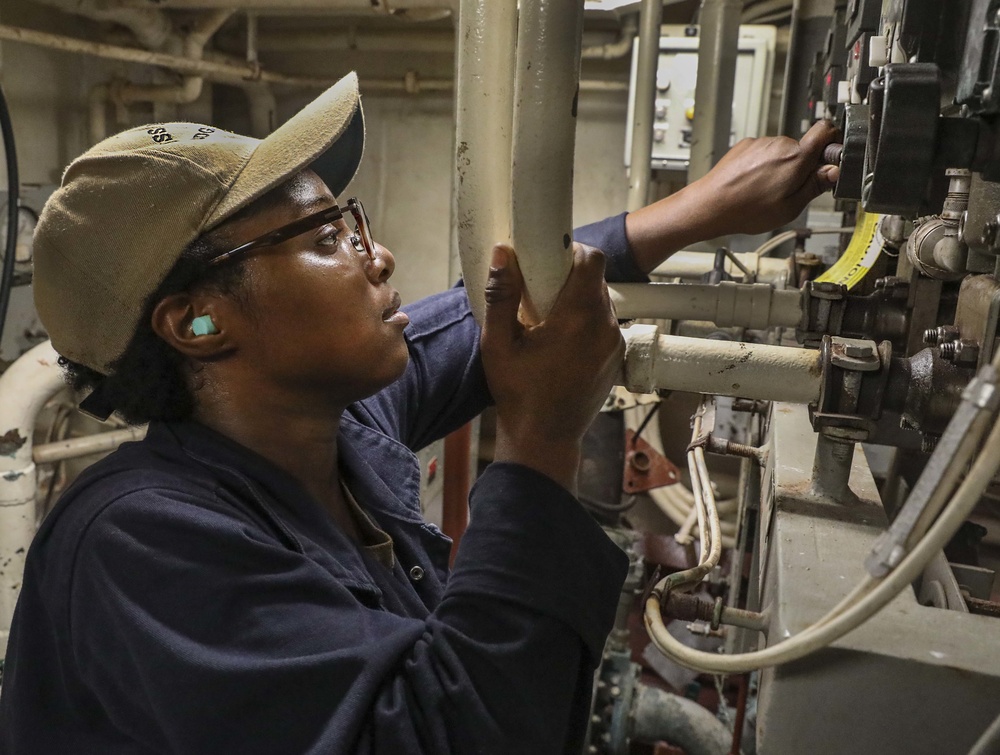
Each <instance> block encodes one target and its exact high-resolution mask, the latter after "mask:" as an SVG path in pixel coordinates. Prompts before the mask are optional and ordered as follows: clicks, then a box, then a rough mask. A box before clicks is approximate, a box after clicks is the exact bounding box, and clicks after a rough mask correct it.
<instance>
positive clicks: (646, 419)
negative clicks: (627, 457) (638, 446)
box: [632, 401, 663, 446]
mask: <svg viewBox="0 0 1000 755" xmlns="http://www.w3.org/2000/svg"><path fill="white" fill-rule="evenodd" d="M662 403H663V402H662V401H657V402H656V403H655V404H653V408H652V409H650V410H649V412H647V414H646V416H645V417H643V418H642V422H640V423H639V427H637V428H636V429H635V433H634V434H633V435H632V445H633V446H634V445H635V442H636V440H638V439H639V436H640V435H642V431H643V430H645V429H646V425H648V424H649V421H650V420H651V419H652V418H653V415H654V414H656V410H657V409H659V408H660V404H662Z"/></svg>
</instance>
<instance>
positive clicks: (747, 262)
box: [651, 252, 789, 283]
mask: <svg viewBox="0 0 1000 755" xmlns="http://www.w3.org/2000/svg"><path fill="white" fill-rule="evenodd" d="M735 257H736V258H737V259H738V260H739V261H740V262H741V263H742V264H743V266H744V267H746V268H748V269H749V270H750V272H751V273H753V274H754V277H755V278H756V279H757V280H758V281H760V282H762V283H778V282H783V281H785V280H787V279H788V275H789V269H788V260H787V259H777V258H773V257H763V258H758V257H757V255H755V254H753V253H750V252H745V253H742V252H741V253H738V254H736V255H735ZM714 266H715V254H714V253H712V252H676V253H675V254H672V255H670V257H669V258H668V259H667V260H665V261H664V262H663V263H662V264H660V266H659V267H657V268H656V269H655V270H653V272H652V273H651V274H652V275H656V276H661V277H664V278H689V279H691V278H693V279H698V278H701V276H702V275H704V274H705V273H708V272H711V270H712V268H713V267H714ZM725 269H726V272H727V273H730V274H731V275H739V274H740V271H739V269H738V268H737V267H736V266H735V265H734V264H732V262H729V261H727V263H726V268H725Z"/></svg>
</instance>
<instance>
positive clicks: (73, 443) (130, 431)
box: [31, 425, 146, 464]
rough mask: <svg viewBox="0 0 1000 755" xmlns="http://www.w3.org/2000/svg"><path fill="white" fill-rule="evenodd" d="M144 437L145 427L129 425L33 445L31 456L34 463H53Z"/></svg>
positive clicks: (111, 448)
mask: <svg viewBox="0 0 1000 755" xmlns="http://www.w3.org/2000/svg"><path fill="white" fill-rule="evenodd" d="M145 437H146V427H145V425H143V426H142V427H129V428H125V429H124V430H112V431H110V432H106V433H96V434H95V435H84V436H82V437H79V438H67V439H66V440H57V441H55V442H53V443H45V444H44V445H41V446H35V448H34V450H33V451H32V452H31V457H32V459H34V462H35V464H53V463H55V462H57V461H65V460H66V459H75V458H77V457H78V456H89V455H90V454H99V453H104V452H105V451H114V450H115V449H116V448H118V446H120V445H121V444H122V443H128V442H129V441H133V440H142V439H143V438H145Z"/></svg>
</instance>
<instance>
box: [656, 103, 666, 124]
mask: <svg viewBox="0 0 1000 755" xmlns="http://www.w3.org/2000/svg"><path fill="white" fill-rule="evenodd" d="M666 119H667V108H666V107H665V106H664V105H659V106H657V108H656V120H658V121H665V120H666Z"/></svg>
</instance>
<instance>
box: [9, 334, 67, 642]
mask: <svg viewBox="0 0 1000 755" xmlns="http://www.w3.org/2000/svg"><path fill="white" fill-rule="evenodd" d="M58 360H59V355H58V354H57V353H56V352H55V350H54V349H53V348H52V344H51V343H49V342H48V341H46V342H45V343H42V344H39V345H38V346H36V347H35V348H33V349H31V350H30V351H28V352H27V353H25V354H23V355H22V356H21V357H20V358H19V359H18V360H17V361H16V362H14V364H12V365H11V366H10V367H8V368H7V371H6V372H4V373H3V375H2V376H0V564H3V567H2V568H0V657H2V656H3V654H4V653H5V652H6V650H7V638H8V636H9V634H10V621H11V617H12V616H13V615H14V604H15V602H16V601H17V596H18V593H19V591H20V587H21V580H22V578H23V576H24V558H25V555H26V554H27V552H28V546H29V545H31V540H32V538H34V536H35V485H36V482H37V477H38V472H37V469H36V468H35V462H34V461H33V459H32V436H33V435H34V431H35V419H36V417H37V416H38V412H39V410H40V409H41V408H42V406H43V405H44V404H45V402H46V401H48V400H49V399H50V398H52V396H53V395H55V394H56V393H58V392H59V391H60V390H62V389H63V388H65V387H66V383H65V382H64V380H63V373H62V369H60V367H59V362H58Z"/></svg>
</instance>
